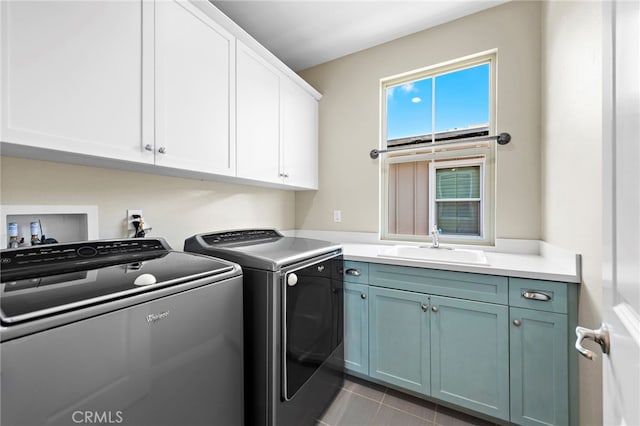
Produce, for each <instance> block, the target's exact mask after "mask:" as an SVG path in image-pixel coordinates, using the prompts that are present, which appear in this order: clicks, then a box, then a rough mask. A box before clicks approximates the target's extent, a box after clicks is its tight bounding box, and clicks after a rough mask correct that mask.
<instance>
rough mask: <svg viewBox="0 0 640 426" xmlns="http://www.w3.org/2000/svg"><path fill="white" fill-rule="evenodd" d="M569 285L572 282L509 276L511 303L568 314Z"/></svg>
mask: <svg viewBox="0 0 640 426" xmlns="http://www.w3.org/2000/svg"><path fill="white" fill-rule="evenodd" d="M568 285H571V284H567V283H561V282H556V281H541V280H528V279H524V278H509V305H510V306H516V307H518V308H527V309H535V310H538V311H547V312H559V313H562V314H566V313H567V286H568Z"/></svg>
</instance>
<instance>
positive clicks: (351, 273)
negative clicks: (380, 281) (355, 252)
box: [343, 260, 369, 284]
mask: <svg viewBox="0 0 640 426" xmlns="http://www.w3.org/2000/svg"><path fill="white" fill-rule="evenodd" d="M343 275H344V280H345V281H346V282H349V283H356V284H368V283H369V264H368V263H366V262H354V261H352V260H345V261H344V271H343Z"/></svg>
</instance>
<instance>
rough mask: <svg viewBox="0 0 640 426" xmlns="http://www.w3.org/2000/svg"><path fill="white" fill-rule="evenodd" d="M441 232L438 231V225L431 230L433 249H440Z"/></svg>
mask: <svg viewBox="0 0 640 426" xmlns="http://www.w3.org/2000/svg"><path fill="white" fill-rule="evenodd" d="M439 235H440V232H439V231H438V225H433V227H432V228H431V241H433V245H432V246H431V247H433V248H438V247H440V238H439Z"/></svg>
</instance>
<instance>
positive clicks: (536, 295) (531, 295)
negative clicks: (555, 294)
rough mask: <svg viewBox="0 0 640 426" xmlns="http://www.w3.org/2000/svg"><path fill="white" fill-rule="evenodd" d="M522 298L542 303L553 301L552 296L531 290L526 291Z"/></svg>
mask: <svg viewBox="0 0 640 426" xmlns="http://www.w3.org/2000/svg"><path fill="white" fill-rule="evenodd" d="M522 297H524V298H525V299H530V300H540V301H541V302H548V301H550V300H551V296H550V295H548V294H546V293H542V292H539V291H531V290H525V291H523V292H522Z"/></svg>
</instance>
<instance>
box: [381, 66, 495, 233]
mask: <svg viewBox="0 0 640 426" xmlns="http://www.w3.org/2000/svg"><path fill="white" fill-rule="evenodd" d="M494 63H495V53H490V54H482V55H479V56H475V57H472V58H465V59H462V60H459V61H455V62H451V63H447V64H444V65H438V66H435V67H430V68H428V69H425V70H420V71H416V72H412V73H409V74H405V75H402V76H400V77H391V78H388V79H384V80H382V82H381V83H382V86H381V89H382V91H381V94H382V105H381V110H382V115H381V116H382V123H381V133H382V139H383V141H384V142H385V145H386V148H390V149H392V150H393V149H394V148H400V147H401V148H403V149H402V150H401V151H391V152H388V153H387V154H386V155H384V156H382V157H381V168H382V173H381V178H382V185H381V188H382V196H381V205H382V208H381V218H382V221H381V222H382V223H381V236H382V238H384V239H394V240H408V241H412V240H413V241H424V240H426V239H427V237H428V236H429V234H430V230H431V229H432V227H433V226H437V228H438V229H439V230H440V235H441V240H442V241H449V242H459V243H476V244H490V243H492V242H493V221H494V219H493V218H494V206H493V204H494V201H493V200H494V192H495V191H494V189H493V187H494V183H493V182H494V173H495V172H494V171H495V142H493V141H480V142H478V141H460V142H458V143H455V142H456V140H457V139H468V138H470V137H474V136H486V135H489V134H490V133H491V134H494V133H495V130H494V124H493V123H494V122H495V113H494V111H495V106H494V102H495V96H494V95H493V91H494V90H495V66H494Z"/></svg>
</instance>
